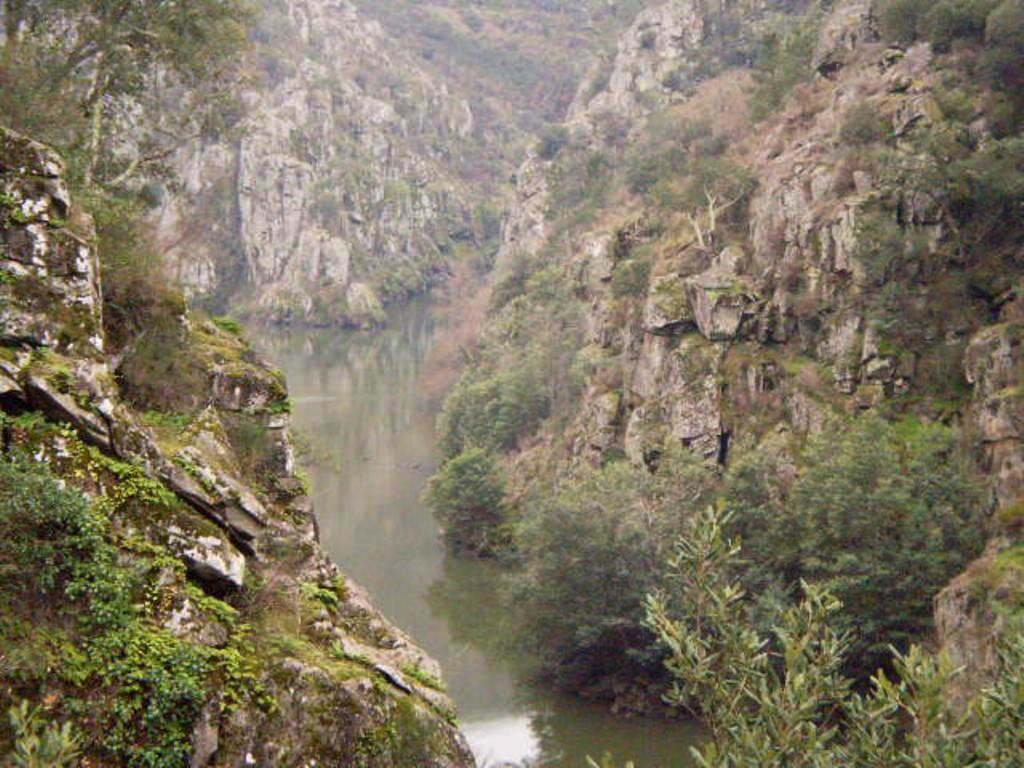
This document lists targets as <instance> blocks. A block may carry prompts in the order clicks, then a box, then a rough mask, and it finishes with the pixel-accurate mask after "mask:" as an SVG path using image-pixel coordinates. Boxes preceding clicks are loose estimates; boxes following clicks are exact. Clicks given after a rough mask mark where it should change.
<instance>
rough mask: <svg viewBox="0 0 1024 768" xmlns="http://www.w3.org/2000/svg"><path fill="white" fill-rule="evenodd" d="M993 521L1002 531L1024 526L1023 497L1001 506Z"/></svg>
mask: <svg viewBox="0 0 1024 768" xmlns="http://www.w3.org/2000/svg"><path fill="white" fill-rule="evenodd" d="M993 519H994V522H995V523H996V524H997V525H999V526H1000V527H1001V528H1004V529H1007V528H1014V527H1018V526H1021V525H1024V496H1022V497H1019V498H1018V499H1017V500H1016V501H1013V502H1011V503H1009V504H1004V505H1003V506H1001V507H1000V508H999V510H998V511H997V512H996V513H995V516H994V518H993Z"/></svg>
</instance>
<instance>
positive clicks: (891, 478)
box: [733, 416, 984, 679]
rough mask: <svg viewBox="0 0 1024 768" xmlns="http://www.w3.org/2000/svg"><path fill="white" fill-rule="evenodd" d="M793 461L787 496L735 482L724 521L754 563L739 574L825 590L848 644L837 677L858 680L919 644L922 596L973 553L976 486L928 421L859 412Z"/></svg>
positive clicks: (926, 607)
mask: <svg viewBox="0 0 1024 768" xmlns="http://www.w3.org/2000/svg"><path fill="white" fill-rule="evenodd" d="M803 462H804V463H805V465H806V469H804V471H803V473H802V474H801V476H800V478H799V479H798V480H797V481H796V483H795V485H794V486H793V488H792V490H791V492H790V494H789V496H788V498H784V499H780V498H779V496H778V494H773V493H770V492H769V491H768V489H764V490H760V491H758V490H756V487H757V483H756V481H755V482H753V483H751V482H746V483H740V484H739V485H740V486H741V488H742V490H741V491H740V492H739V493H737V492H736V486H735V485H734V490H733V493H735V494H736V495H737V496H738V497H739V498H738V499H737V501H738V503H737V505H736V507H737V517H736V522H735V523H734V524H735V525H738V526H740V527H741V528H740V530H742V531H743V533H744V534H745V535H746V536H747V537H748V539H749V541H750V542H751V553H752V554H754V555H756V556H757V560H755V561H752V562H751V565H750V570H749V571H748V577H747V578H748V579H749V580H750V582H751V583H752V584H761V585H764V584H766V583H775V584H781V585H782V586H783V587H784V588H786V589H790V590H791V589H793V587H794V585H796V584H798V583H799V580H800V579H806V580H808V581H811V582H814V583H820V584H822V585H824V586H825V587H826V588H828V589H829V591H830V592H832V593H833V594H835V595H836V597H838V598H839V599H840V600H841V602H842V608H841V610H839V611H838V612H837V614H836V617H835V623H836V626H837V627H838V628H839V629H841V630H842V631H844V632H849V633H850V637H851V646H850V651H849V654H848V656H847V658H848V664H849V668H848V672H849V673H850V674H851V675H853V676H854V677H856V678H858V679H866V678H867V677H868V676H870V675H871V674H872V673H873V672H874V671H875V670H877V669H878V668H880V667H888V666H889V665H890V664H891V660H892V656H891V653H890V647H891V646H894V647H896V648H897V649H899V650H904V651H905V650H906V649H907V648H908V647H909V645H910V643H912V642H915V641H920V640H921V639H923V638H925V637H927V636H928V634H929V632H930V631H931V628H932V598H933V597H934V596H935V595H936V594H937V593H938V591H939V589H941V588H942V586H943V585H945V584H946V583H947V582H948V581H949V579H951V578H952V577H953V576H955V575H956V574H957V573H959V572H960V571H962V570H963V568H964V567H965V566H966V564H967V563H968V562H969V561H970V560H971V559H972V558H973V557H975V556H976V555H977V554H978V553H979V551H980V547H981V544H982V543H983V530H984V525H983V523H982V520H981V496H980V493H979V489H978V487H977V486H976V485H975V484H974V482H973V481H972V479H971V476H970V474H969V472H968V470H967V469H966V461H965V460H964V459H963V458H962V457H961V456H960V455H959V454H958V451H957V443H956V435H955V433H954V432H953V430H951V429H949V428H947V427H942V426H938V425H924V424H916V423H914V422H907V423H906V424H903V425H899V428H898V427H897V426H895V425H891V424H888V423H887V422H885V421H883V420H881V419H879V418H878V417H874V416H865V417H862V418H860V419H858V420H857V421H856V422H855V423H854V424H852V425H851V426H850V427H848V428H847V429H845V430H844V431H843V433H842V434H841V435H839V436H837V435H835V434H830V435H829V436H828V437H827V438H822V439H820V440H818V441H816V442H814V443H812V445H811V446H810V447H809V448H808V450H807V452H806V453H805V455H804V456H803ZM748 479H749V478H748ZM758 498H760V501H759V500H758ZM770 499H774V500H770ZM762 558H763V559H762Z"/></svg>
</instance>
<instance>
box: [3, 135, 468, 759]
mask: <svg viewBox="0 0 1024 768" xmlns="http://www.w3.org/2000/svg"><path fill="white" fill-rule="evenodd" d="M62 173H63V168H62V163H61V160H60V159H59V158H58V157H57V156H56V155H55V154H54V153H53V152H52V151H50V150H48V149H47V148H45V147H43V146H42V145H39V144H36V143H34V142H31V141H29V140H27V139H24V138H22V137H20V136H18V135H16V134H13V133H10V132H7V131H3V132H2V133H0V328H2V335H0V409H2V412H0V424H2V431H3V454H4V455H3V461H2V462H0V531H2V533H3V536H2V539H3V540H2V542H0V581H2V582H3V585H4V589H3V598H2V599H0V647H2V649H3V650H2V651H0V702H2V704H3V707H4V708H5V709H6V708H7V707H8V706H9V705H11V704H13V703H16V702H17V701H18V700H19V699H22V698H25V699H29V700H31V701H32V702H34V703H39V704H40V705H41V706H42V715H41V716H43V717H45V718H46V719H47V720H51V721H54V722H56V721H68V722H70V723H71V724H72V727H73V732H74V733H75V734H76V735H77V738H78V740H79V744H80V746H81V749H82V753H83V755H84V757H85V758H86V759H87V760H88V761H89V762H90V763H97V764H100V763H101V764H104V765H125V766H127V765H132V766H137V765H164V766H172V765H175V766H180V765H185V764H188V765H190V766H206V765H211V764H216V765H224V766H242V765H261V766H300V765H302V766H308V765H312V764H316V765H335V766H356V765H358V766H382V767H383V766H398V765H403V766H424V765H429V766H438V767H440V766H471V765H474V761H473V758H472V757H471V755H470V754H469V752H468V748H467V747H466V744H465V741H464V739H463V738H462V736H461V735H460V734H459V733H458V731H457V730H456V729H455V727H454V726H453V725H452V723H453V721H454V712H453V710H452V706H451V702H450V701H449V700H448V699H447V697H446V696H445V695H444V694H443V693H442V692H441V691H440V690H439V688H440V687H441V683H440V682H439V670H438V669H437V665H436V663H435V662H433V661H432V660H431V659H429V658H428V657H427V656H426V655H425V654H424V653H423V652H422V651H420V650H419V649H418V648H416V647H415V645H413V644H412V642H411V641H410V639H409V638H408V637H406V636H405V635H404V634H403V633H402V632H401V631H399V630H398V629H396V628H395V627H394V626H392V625H391V624H390V623H389V622H388V621H387V619H385V618H384V617H383V616H381V615H380V614H379V613H378V612H377V611H376V610H375V609H374V607H373V606H372V604H371V603H370V601H369V598H368V596H367V595H366V594H365V593H364V592H363V591H362V590H361V589H360V588H359V587H358V586H357V585H355V584H353V583H351V582H350V581H348V580H347V579H346V578H345V576H344V575H343V574H342V573H341V572H340V571H339V569H338V568H337V566H335V565H334V564H333V563H331V562H330V561H329V560H328V559H327V557H326V556H325V555H324V553H323V551H322V550H321V548H320V545H319V543H318V538H317V530H316V521H315V517H314V514H313V510H312V508H311V505H310V502H309V499H308V497H307V495H306V493H305V490H304V488H303V482H302V480H301V479H300V477H299V476H297V475H296V471H295V467H294V461H293V451H292V447H291V443H290V437H289V415H288V412H289V407H288V395H287V390H286V388H285V384H284V382H283V381H282V379H281V377H280V375H279V374H278V373H277V372H275V371H273V370H272V369H270V368H269V367H268V366H267V365H266V364H265V363H264V362H263V361H262V360H260V359H259V358H258V357H257V356H256V355H255V354H254V353H253V351H252V350H251V349H250V348H249V346H248V345H247V344H246V342H245V341H244V340H242V339H241V338H239V337H238V336H237V335H235V333H234V332H232V331H231V330H224V329H223V328H222V327H219V326H218V325H216V324H215V323H213V322H212V321H210V320H209V319H207V318H204V317H202V316H199V315H195V314H191V313H189V312H187V311H186V310H185V306H184V302H183V300H182V298H181V297H180V296H177V297H175V296H174V294H170V299H169V301H170V302H171V305H170V306H169V307H168V311H170V312H171V313H172V322H171V326H172V328H173V329H174V331H173V335H172V339H173V340H172V341H171V342H168V346H166V347H164V348H163V349H164V353H165V354H164V355H162V356H161V358H160V360H158V361H156V362H157V363H159V364H161V365H165V366H169V368H167V369H165V370H164V374H162V375H164V376H166V377H167V378H168V379H170V380H171V381H170V384H171V385H172V388H173V392H174V396H175V398H177V399H178V402H182V403H186V404H187V406H186V407H183V408H181V409H180V410H178V411H172V410H168V409H166V408H164V406H163V404H162V403H160V402H158V401H157V400H147V399H146V398H145V397H144V396H143V392H142V391H140V390H139V389H138V388H136V389H135V390H130V391H129V388H128V386H127V383H126V382H127V381H128V380H129V379H130V377H129V379H126V374H125V365H127V364H128V363H126V361H130V360H132V359H133V357H137V355H138V354H139V352H138V348H139V346H138V341H139V340H138V339H136V340H135V342H133V345H132V346H129V347H126V348H123V349H119V350H118V352H117V354H116V355H113V354H111V352H110V350H109V348H108V347H109V343H108V342H109V339H108V335H107V333H106V331H105V317H104V295H103V292H102V290H101V287H100V279H99V266H98V264H97V256H96V246H95V239H94V234H93V231H92V224H91V219H90V217H89V215H88V213H86V212H85V211H84V210H82V209H81V208H79V207H78V206H77V205H75V204H74V203H73V202H72V201H71V200H70V199H69V197H68V193H67V190H66V187H65V185H64V181H63V179H62ZM136 309H144V308H140V307H136ZM222 325H224V324H223V323H222ZM228 327H229V328H230V326H228ZM147 333H150V334H156V333H159V329H158V328H157V327H156V326H155V325H154V326H151V327H148V328H147ZM150 363H151V364H152V363H153V361H150ZM160 376H161V374H158V375H157V376H156V378H157V379H159V378H160ZM165 383H167V382H165ZM5 726H6V724H5ZM11 737H12V734H11V733H10V732H9V731H8V730H7V729H6V727H5V729H4V730H2V731H0V743H2V744H4V745H5V746H6V745H7V744H8V743H9V741H10V739H11ZM2 751H4V752H5V753H6V752H7V751H8V750H7V749H6V748H5V749H3V750H2Z"/></svg>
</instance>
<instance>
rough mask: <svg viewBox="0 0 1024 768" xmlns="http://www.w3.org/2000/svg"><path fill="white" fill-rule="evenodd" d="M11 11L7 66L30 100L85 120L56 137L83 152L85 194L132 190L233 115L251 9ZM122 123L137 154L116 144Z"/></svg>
mask: <svg viewBox="0 0 1024 768" xmlns="http://www.w3.org/2000/svg"><path fill="white" fill-rule="evenodd" d="M4 12H5V19H4V21H5V29H6V30H7V37H6V40H5V44H4V51H3V57H2V62H3V64H2V67H3V68H5V69H6V68H9V67H12V66H15V65H16V64H20V67H21V68H20V69H19V70H18V71H19V73H20V74H21V77H22V78H23V79H27V81H28V82H23V83H22V84H21V85H22V91H30V92H32V93H31V95H32V96H34V97H35V98H36V99H39V100H46V99H49V100H58V101H60V102H62V103H65V104H67V105H68V106H69V108H74V109H76V110H78V111H79V112H80V113H81V114H83V115H85V116H86V117H87V120H86V124H85V125H84V126H83V125H80V124H77V123H73V124H72V125H71V126H69V127H70V133H67V134H64V135H59V136H56V137H55V138H58V139H59V140H58V141H57V142H56V143H58V144H60V145H62V147H63V148H64V149H66V150H68V149H70V150H74V151H75V152H77V153H80V155H81V175H82V180H83V182H84V183H85V185H86V186H87V187H89V186H92V185H93V184H94V183H97V182H102V183H104V184H107V185H112V186H117V185H118V184H122V183H124V182H125V181H127V180H128V179H129V178H131V177H132V175H134V173H135V172H136V171H138V170H139V168H141V167H145V166H146V165H152V164H154V163H157V162H159V161H161V160H164V159H166V158H167V157H168V156H169V155H170V154H171V153H172V152H173V151H174V150H175V149H177V148H178V147H179V146H181V144H182V143H184V142H185V141H188V140H189V139H192V138H195V137H196V136H197V135H198V134H199V133H200V132H201V131H203V130H208V129H211V128H212V127H214V124H215V123H217V122H218V121H219V120H221V119H222V118H223V117H224V115H226V114H228V113H229V112H230V110H229V109H228V105H229V102H230V99H231V98H233V96H234V91H235V89H236V86H237V82H238V77H239V57H238V56H237V53H238V51H239V49H240V48H241V47H242V46H243V44H244V41H245V26H244V25H245V22H246V20H247V17H248V11H247V10H246V6H245V5H244V3H243V0H193V1H192V2H187V3H185V2H180V1H179V0H6V2H5V6H4ZM25 62H31V67H26V66H25ZM5 101H6V100H5ZM4 106H7V105H6V103H5V105H4ZM69 111H70V109H69ZM20 113H21V110H20V109H19V108H18V107H17V105H12V111H11V112H7V113H6V114H9V115H14V116H15V117H17V116H18V115H19V114H20ZM119 123H131V125H132V128H133V131H132V140H131V141H129V142H127V144H128V145H129V146H130V148H126V146H125V145H126V142H125V141H124V137H123V136H122V137H121V138H120V140H119V141H115V140H113V137H112V135H111V134H112V133H114V132H115V131H116V130H117V129H118V128H119V127H123V126H120V125H119ZM140 123H141V124H140ZM14 127H15V128H17V127H20V126H18V125H15V126H14ZM60 128H61V126H56V127H53V128H51V131H59V130H60ZM47 138H49V137H47Z"/></svg>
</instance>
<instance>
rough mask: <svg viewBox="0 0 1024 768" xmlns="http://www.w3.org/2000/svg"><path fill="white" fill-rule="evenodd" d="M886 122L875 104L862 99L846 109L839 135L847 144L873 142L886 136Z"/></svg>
mask: <svg viewBox="0 0 1024 768" xmlns="http://www.w3.org/2000/svg"><path fill="white" fill-rule="evenodd" d="M885 133H886V130H885V123H884V122H883V121H882V118H880V117H879V116H878V110H877V109H876V108H875V106H874V105H873V104H870V103H868V102H866V101H860V102H858V103H856V104H854V105H853V106H852V107H850V108H849V109H847V110H846V113H845V114H844V115H843V125H842V127H841V128H840V130H839V136H840V138H842V140H843V141H845V142H846V143H847V144H853V145H863V144H873V143H874V142H876V141H880V140H881V139H882V138H884V137H885Z"/></svg>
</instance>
